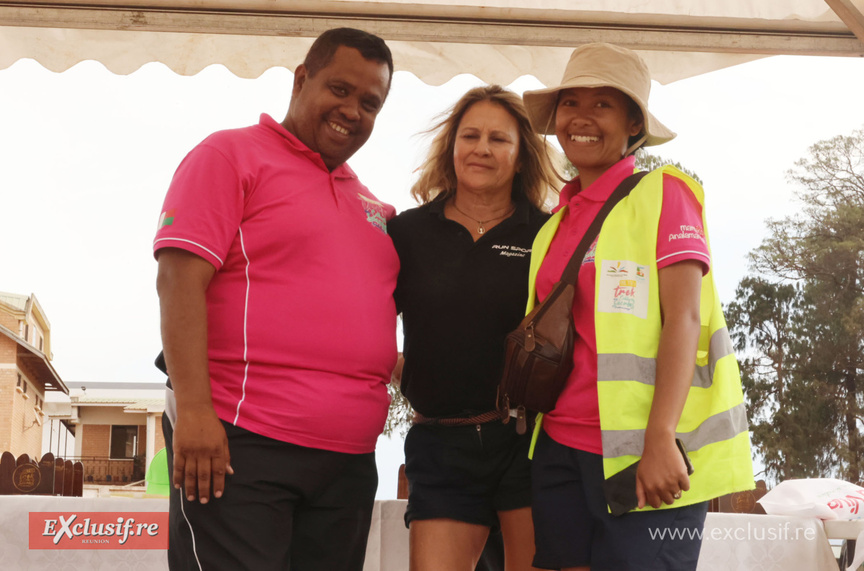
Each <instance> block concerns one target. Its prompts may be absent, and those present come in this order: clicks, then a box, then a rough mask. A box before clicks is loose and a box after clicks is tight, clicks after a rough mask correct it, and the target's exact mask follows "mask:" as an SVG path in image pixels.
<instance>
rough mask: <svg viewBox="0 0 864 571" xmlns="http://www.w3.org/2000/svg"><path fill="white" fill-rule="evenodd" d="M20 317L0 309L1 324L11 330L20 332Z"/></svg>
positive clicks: (16, 332)
mask: <svg viewBox="0 0 864 571" xmlns="http://www.w3.org/2000/svg"><path fill="white" fill-rule="evenodd" d="M18 321H19V320H18V318H17V317H16V316H14V315H12V314H11V313H7V312H6V311H0V325H2V326H3V327H5V328H6V329H8V330H10V331H11V332H12V333H15V334H16V335H17V334H18V329H19V325H18Z"/></svg>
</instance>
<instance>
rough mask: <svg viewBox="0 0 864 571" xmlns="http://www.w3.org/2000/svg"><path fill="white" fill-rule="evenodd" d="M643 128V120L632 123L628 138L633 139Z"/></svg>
mask: <svg viewBox="0 0 864 571" xmlns="http://www.w3.org/2000/svg"><path fill="white" fill-rule="evenodd" d="M644 128H645V120H644V119H639V120H638V121H633V123H632V124H631V125H630V136H631V137H635V136H636V135H638V134H639V133H641V132H642V130H643V129H644Z"/></svg>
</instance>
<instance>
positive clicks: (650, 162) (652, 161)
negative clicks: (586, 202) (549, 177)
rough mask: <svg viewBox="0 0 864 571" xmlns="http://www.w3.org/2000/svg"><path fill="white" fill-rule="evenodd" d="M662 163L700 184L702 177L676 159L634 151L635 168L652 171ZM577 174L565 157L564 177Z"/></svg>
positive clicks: (570, 177) (571, 177) (573, 176)
mask: <svg viewBox="0 0 864 571" xmlns="http://www.w3.org/2000/svg"><path fill="white" fill-rule="evenodd" d="M664 165H672V166H673V167H675V168H676V169H678V170H680V171H681V172H683V173H684V174H686V175H688V176H689V177H691V178H692V179H693V180H695V181H696V182H698V183H699V184H702V179H700V178H699V176H698V175H697V174H696V173H695V172H693V171H691V170H689V169H686V168H684V167H683V166H681V163H678V162H676V161H672V160H670V159H666V158H663V157H660V156H657V155H652V154H651V153H649V152H647V151H646V150H645V149H642V150H640V151H637V152H636V168H639V169H642V170H645V171H653V170H654V169H656V168H659V167H662V166H664ZM578 174H579V171H578V170H577V169H576V167H574V166H573V163H571V162H570V161H566V159H565V165H564V178H566V179H573V178H575V177H576V176H577V175H578Z"/></svg>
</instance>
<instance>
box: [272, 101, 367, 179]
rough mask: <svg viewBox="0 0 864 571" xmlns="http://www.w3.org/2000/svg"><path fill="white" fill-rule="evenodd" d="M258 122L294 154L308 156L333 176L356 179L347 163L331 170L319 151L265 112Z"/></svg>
mask: <svg viewBox="0 0 864 571" xmlns="http://www.w3.org/2000/svg"><path fill="white" fill-rule="evenodd" d="M258 124H259V125H261V126H262V127H264V128H266V129H269V130H271V131H273V132H274V133H276V135H278V136H280V137H282V138H283V139H285V141H286V142H287V143H288V146H289V148H290V149H291V150H292V151H293V152H294V153H296V154H299V155H303V156H305V157H306V158H308V159H309V160H310V161H311V162H312V163H314V164H315V166H316V167H318V168H320V169H322V170H324V171H325V172H327V173H328V174H332V175H333V177H335V178H343V179H356V178H357V174H356V173H355V172H354V171H353V170H352V169H351V167H349V166H348V164H347V163H342V164H341V165H339V166H338V167H336V168H335V169H333V171H332V172H331V171H330V169H328V168H327V165H325V164H324V160H323V159H322V158H321V155H320V154H319V153H316V152H315V151H313V150H312V149H310V148H309V147H307V146H306V145H305V144H304V143H303V141H301V140H300V139H298V138H297V137H295V136H294V134H293V133H291V132H290V131H289V130H288V129H286V128H285V127H283V126H282V124H281V123H279V122H278V121H276V120H275V119H273V117H271V116H270V115H268V114H267V113H262V114H261V117H260V118H259V120H258Z"/></svg>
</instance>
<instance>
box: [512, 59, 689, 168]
mask: <svg viewBox="0 0 864 571" xmlns="http://www.w3.org/2000/svg"><path fill="white" fill-rule="evenodd" d="M607 86H608V87H614V88H615V89H618V90H620V91H623V92H624V93H626V94H627V95H628V96H630V98H631V99H632V100H633V101H635V102H636V105H638V106H639V109H641V110H642V116H643V117H644V118H645V128H644V131H643V134H642V137H641V138H640V140H639V141H638V142H637V143H634V144H633V145H632V146H631V148H629V149H628V150H627V153H626V154H630V153H631V152H633V150H635V149H636V148H638V147H639V146H640V145H642V144H643V142H644V144H645V146H653V145H662V144H663V143H666V142H668V141H671V140H672V139H674V138H675V133H674V132H673V131H671V130H669V128H668V127H666V126H665V125H663V123H661V122H660V121H658V120H657V118H656V117H654V115H652V114H651V113H650V112H649V111H648V94H649V93H650V92H651V73H650V72H649V71H648V66H647V65H645V62H644V61H643V60H642V58H641V57H639V55H638V54H637V53H636V52H634V51H631V50H628V49H627V48H622V47H619V46H615V45H612V44H606V43H595V44H586V45H583V46H579V47H578V48H576V49H575V50H573V54H572V55H571V56H570V61H569V62H567V67H566V68H565V69H564V77H563V79H561V85H559V86H557V87H549V88H547V89H538V90H535V91H526V92H525V93H524V94H523V96H522V98H523V100H524V101H525V107H526V109H527V110H528V117H529V118H530V119H531V125H532V126H533V127H534V130H535V131H537V132H538V133H541V134H546V135H554V134H555V107H556V106H557V104H558V92H560V91H561V90H562V89H570V88H573V87H607Z"/></svg>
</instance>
